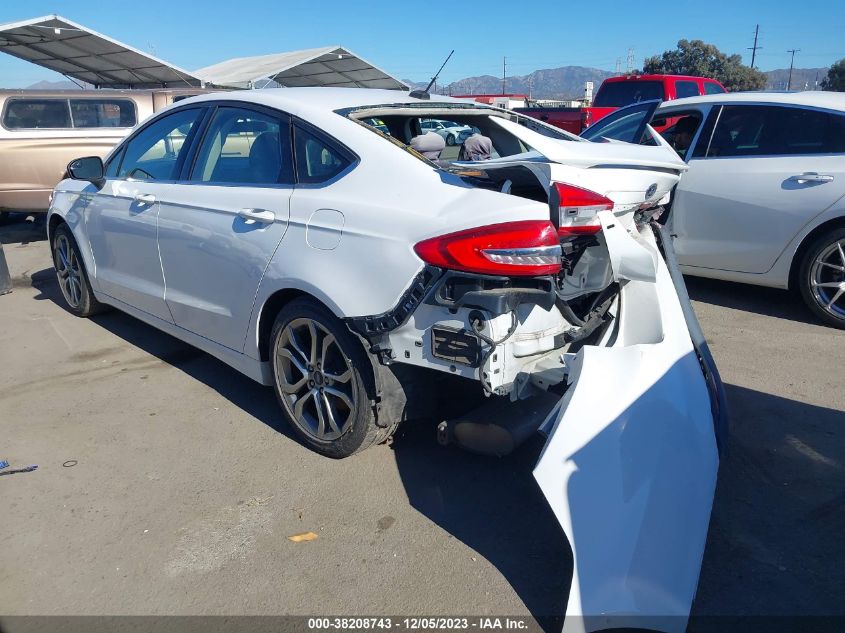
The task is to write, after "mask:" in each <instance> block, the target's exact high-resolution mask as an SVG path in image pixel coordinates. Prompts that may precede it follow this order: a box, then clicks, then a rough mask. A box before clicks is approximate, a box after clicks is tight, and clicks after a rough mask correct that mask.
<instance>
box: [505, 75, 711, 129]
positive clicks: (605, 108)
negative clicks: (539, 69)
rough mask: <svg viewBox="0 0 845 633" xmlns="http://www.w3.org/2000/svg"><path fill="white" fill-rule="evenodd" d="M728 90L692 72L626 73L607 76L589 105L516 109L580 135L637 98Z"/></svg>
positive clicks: (680, 97) (645, 98)
mask: <svg viewBox="0 0 845 633" xmlns="http://www.w3.org/2000/svg"><path fill="white" fill-rule="evenodd" d="M722 92H727V91H726V90H725V87H724V86H723V85H722V84H720V83H719V82H718V81H716V80H715V79H708V78H705V77H690V76H688V75H622V76H619V77H608V78H607V79H605V80H604V81H603V82H602V84H601V86H599V89H598V92H596V96H595V98H594V99H593V105H592V106H590V107H588V108H541V107H534V108H516V109H515V112H519V113H521V114H525V115H527V116H530V117H533V118H535V119H539V120H540V121H545V122H546V123H549V124H550V125H554V126H555V127H559V128H560V129H562V130H566V131H567V132H571V133H572V134H580V133H581V132H583V131H584V128H586V127H588V126H590V125H592V124H593V123H595V122H596V121H598V120H599V119H601V118H602V117H603V116H605V115H608V114H610V113H611V112H613V111H614V110H616V109H617V108H621V107H624V106H627V105H631V104H632V103H636V102H637V101H650V100H652V99H662V100H663V101H669V100H671V99H682V98H683V97H695V96H698V95H705V94H707V95H709V94H717V93H722Z"/></svg>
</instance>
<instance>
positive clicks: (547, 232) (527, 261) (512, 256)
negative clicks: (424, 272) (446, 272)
mask: <svg viewBox="0 0 845 633" xmlns="http://www.w3.org/2000/svg"><path fill="white" fill-rule="evenodd" d="M414 250H415V251H416V253H417V255H419V257H420V259H422V260H423V261H424V262H426V263H428V264H432V265H433V266H438V267H440V268H448V269H451V270H462V271H465V272H472V273H481V274H486V275H508V276H520V277H523V276H537V275H556V274H557V273H558V272H560V254H561V251H560V243H559V242H558V238H557V234H556V232H555V227H554V226H553V225H552V223H551V222H547V221H544V220H524V221H521V222H505V223H503V224H492V225H490V226H482V227H479V228H476V229H469V230H466V231H458V232H457V233H449V234H448V235H441V236H439V237H432V238H431V239H427V240H425V241H423V242H420V243H419V244H417V245H416V246H414Z"/></svg>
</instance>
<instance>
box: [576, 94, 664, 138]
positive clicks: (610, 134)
mask: <svg viewBox="0 0 845 633" xmlns="http://www.w3.org/2000/svg"><path fill="white" fill-rule="evenodd" d="M659 105H660V101H643V102H642V103H636V104H634V105H631V106H628V107H627V108H622V109H620V110H617V111H616V112H611V113H610V114H608V115H607V116H606V117H604V118H603V119H600V120H599V121H598V122H597V123H595V124H593V125H591V126H590V127H588V128H587V129H586V130H584V131H583V132H581V138H585V139H587V140H588V141H594V142H603V141H606V140H608V139H612V140H614V141H625V142H626V143H639V142H640V139H642V138H643V134H644V133H645V126H646V124H647V123H648V122H649V121H651V117H652V115H653V114H654V111H655V110H656V109H657V106H659Z"/></svg>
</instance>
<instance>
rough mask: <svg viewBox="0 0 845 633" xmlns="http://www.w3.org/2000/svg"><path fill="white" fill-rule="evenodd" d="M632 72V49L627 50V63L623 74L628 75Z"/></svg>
mask: <svg viewBox="0 0 845 633" xmlns="http://www.w3.org/2000/svg"><path fill="white" fill-rule="evenodd" d="M633 70H634V49H633V48H629V49H628V62H627V64H626V70H625V72H626V73H627V74H629V75H630V74H631V73H632V72H633Z"/></svg>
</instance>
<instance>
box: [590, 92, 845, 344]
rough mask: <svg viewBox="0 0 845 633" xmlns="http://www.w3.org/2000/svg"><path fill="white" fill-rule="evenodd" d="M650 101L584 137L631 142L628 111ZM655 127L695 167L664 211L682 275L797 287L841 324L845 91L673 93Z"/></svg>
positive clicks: (844, 311)
mask: <svg viewBox="0 0 845 633" xmlns="http://www.w3.org/2000/svg"><path fill="white" fill-rule="evenodd" d="M646 107H648V104H636V105H634V106H630V107H629V108H625V109H623V110H619V111H617V112H614V113H613V114H611V115H610V116H608V117H607V118H605V119H603V120H602V121H600V122H598V123H597V124H596V125H594V126H593V127H591V128H588V130H587V131H585V132H584V134H583V136H584V137H585V138H589V139H592V140H599V139H602V138H614V139H618V140H633V139H632V138H631V137H630V133H631V131H632V128H631V126H629V125H626V124H625V121H626V117H627V118H630V117H632V116H634V114H635V113H636V112H637V111H638V110H640V109H642V108H646ZM652 125H653V126H654V127H655V128H657V129H661V130H663V132H662V134H663V135H664V137H665V138H666V139H667V140H668V141H669V142H670V143H671V144H672V145H673V146H674V147H675V148H676V149H678V151H679V153H680V154H682V155H683V156H684V158H685V160H686V161H687V163H688V165H689V171H688V172H687V173H686V174H685V175H684V177H683V179H682V180H681V182H680V183H679V184H678V186H677V188H676V190H675V195H674V200H673V202H672V211H671V215H670V219H669V226H670V228H671V232H672V233H673V234H674V235H675V236H676V237H675V239H674V244H675V251H676V253H677V257H678V262H679V263H680V264H681V268H682V270H683V272H684V273H686V274H689V275H698V276H702V277H712V278H715V279H726V280H730V281H739V282H745V283H751V284H758V285H763V286H772V287H776V288H789V289H795V290H798V291H800V293H801V296H802V297H803V299H804V301H805V302H806V304H807V305H808V306H809V308H810V309H811V310H812V311H813V312H814V313H815V314H816V315H818V316H819V317H820V318H821V319H822V320H823V321H825V322H826V323H828V324H830V325H833V326H835V327H840V328H845V94H843V93H836V92H797V93H765V92H758V93H755V92H745V93H733V94H720V95H708V96H702V97H691V98H688V99H678V100H676V101H672V102H668V103H664V104H661V105H660V107H659V108H658V109H657V111H656V113H655V114H654V118H653V119H652ZM645 142H651V141H650V139H648V138H646V139H645Z"/></svg>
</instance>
